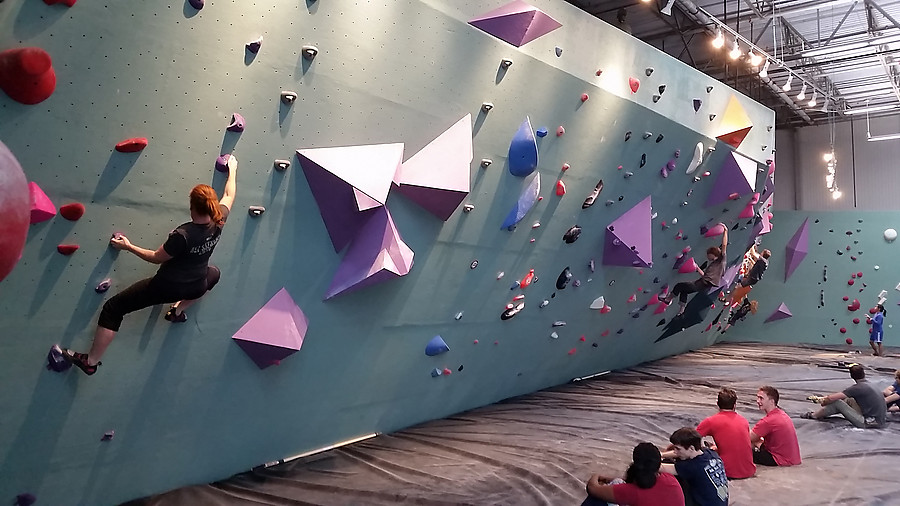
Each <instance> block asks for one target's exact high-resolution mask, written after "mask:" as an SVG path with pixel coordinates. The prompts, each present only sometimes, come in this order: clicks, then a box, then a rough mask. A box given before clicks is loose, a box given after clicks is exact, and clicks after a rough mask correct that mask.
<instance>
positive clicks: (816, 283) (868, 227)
mask: <svg viewBox="0 0 900 506" xmlns="http://www.w3.org/2000/svg"><path fill="white" fill-rule="evenodd" d="M807 218H808V219H809V253H808V254H807V255H806V257H805V258H804V259H803V260H802V262H800V264H799V265H798V267H797V268H796V269H795V270H794V272H793V274H791V276H790V278H788V280H787V281H785V262H786V258H787V257H786V254H785V247H786V246H787V245H788V243H789V241H790V239H791V238H792V237H793V236H794V234H795V233H796V232H797V229H798V228H799V227H800V226H801V225H802V224H803V221H804V220H805V219H807ZM898 219H900V215H898V214H897V213H896V212H874V211H857V212H854V213H849V212H841V211H832V212H827V211H812V212H801V211H778V213H777V214H776V218H775V221H774V222H773V225H774V228H773V229H772V232H771V233H769V234H766V235H764V236H763V237H762V242H761V243H762V247H765V248H768V249H769V250H771V251H772V258H771V261H770V264H769V268H768V270H767V272H766V274H765V276H764V278H763V280H762V281H760V283H759V284H758V285H756V286H755V287H754V288H753V290H752V291H751V292H750V294H749V297H750V298H751V299H753V300H757V301H758V302H759V312H758V313H757V314H756V315H755V316H748V317H747V319H746V320H744V321H743V322H741V323H738V324H737V325H736V326H735V327H734V331H732V330H729V331H728V333H726V336H727V337H728V338H729V339H730V340H735V341H764V342H780V343H813V344H819V343H821V344H842V345H843V344H845V342H846V341H845V340H846V339H847V338H850V339H852V341H853V345H852V346H847V349H848V350H849V349H858V350H861V351H862V352H863V353H871V349H869V345H868V342H869V332H868V330H869V328H870V327H869V326H868V325H866V324H865V320H866V315H868V314H869V311H868V310H869V309H870V308H872V307H874V306H875V305H876V304H878V301H879V295H880V294H881V292H882V290H883V291H885V295H884V297H885V299H886V300H885V302H884V307H885V309H886V310H887V317H886V318H885V322H884V331H885V338H884V345H885V346H896V344H897V342H898V341H897V335H896V331H895V330H894V328H895V327H894V326H893V323H892V322H893V320H894V319H895V318H896V317H897V316H900V315H898V313H900V311H898V310H897V307H898V306H897V304H898V301H900V291H898V288H900V269H898V266H897V262H896V258H897V247H898V246H900V245H898V244H897V242H896V241H893V242H889V241H886V240H885V239H884V231H885V230H887V229H894V230H896V229H897V228H898ZM848 248H849V249H848ZM860 273H862V277H861V278H859V277H857V275H858V274H860ZM849 281H853V284H852V285H851V284H849V283H848V282H849ZM844 297H847V298H848V300H847V301H844V300H843V298H844ZM854 300H859V303H860V309H859V310H856V311H853V310H850V309H848V306H849V305H851V304H852V302H853V301H854ZM782 303H784V304H785V305H786V306H787V307H788V308H789V309H790V311H791V313H792V314H793V316H792V317H791V318H787V319H782V320H778V321H773V322H770V323H765V320H766V319H767V318H768V317H769V316H770V315H771V314H772V313H773V312H774V311H775V310H776V309H777V308H778V306H779V305H780V304H782ZM823 303H824V305H823ZM854 319H858V320H859V323H853V320H854ZM842 328H843V329H845V330H846V333H842V332H841V329H842Z"/></svg>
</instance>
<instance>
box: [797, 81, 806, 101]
mask: <svg viewBox="0 0 900 506" xmlns="http://www.w3.org/2000/svg"><path fill="white" fill-rule="evenodd" d="M797 100H800V101H801V102H802V101H803V100H806V83H803V87H802V88H800V93H798V94H797Z"/></svg>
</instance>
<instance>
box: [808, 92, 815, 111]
mask: <svg viewBox="0 0 900 506" xmlns="http://www.w3.org/2000/svg"><path fill="white" fill-rule="evenodd" d="M806 105H808V106H810V107H815V106H816V90H813V92H812V98H810V99H809V102H807V103H806Z"/></svg>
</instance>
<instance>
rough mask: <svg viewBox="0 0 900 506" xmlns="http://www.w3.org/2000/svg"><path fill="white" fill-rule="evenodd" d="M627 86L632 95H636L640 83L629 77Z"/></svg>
mask: <svg viewBox="0 0 900 506" xmlns="http://www.w3.org/2000/svg"><path fill="white" fill-rule="evenodd" d="M628 86H629V87H630V88H631V92H632V93H637V90H638V88H640V87H641V81H640V80H638V79H636V78H634V77H629V78H628Z"/></svg>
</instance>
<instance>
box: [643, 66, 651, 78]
mask: <svg viewBox="0 0 900 506" xmlns="http://www.w3.org/2000/svg"><path fill="white" fill-rule="evenodd" d="M652 73H653V67H647V68H646V69H644V74H646V75H647V77H650V74H652Z"/></svg>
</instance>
